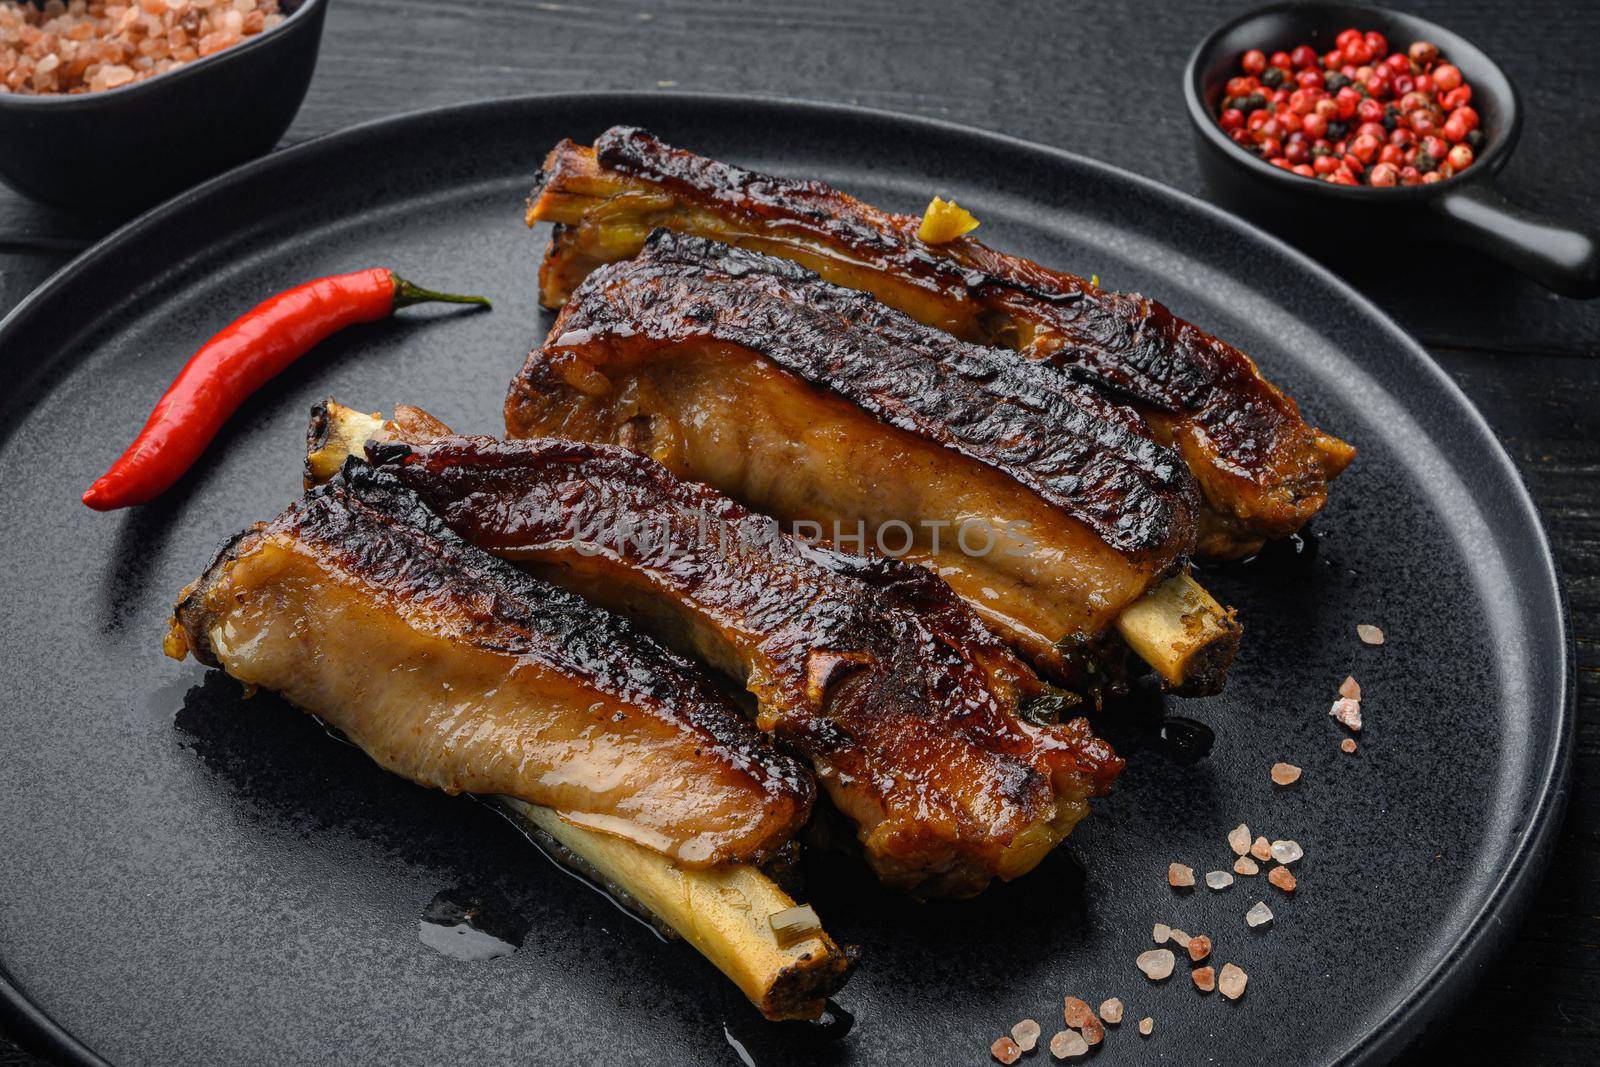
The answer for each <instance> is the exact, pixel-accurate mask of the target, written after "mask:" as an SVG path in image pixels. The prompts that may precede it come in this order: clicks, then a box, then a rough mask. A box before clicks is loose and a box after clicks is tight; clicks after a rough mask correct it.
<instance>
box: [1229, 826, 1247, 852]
mask: <svg viewBox="0 0 1600 1067" xmlns="http://www.w3.org/2000/svg"><path fill="white" fill-rule="evenodd" d="M1228 847H1229V848H1231V849H1233V854H1234V855H1235V856H1243V855H1244V854H1245V853H1246V852H1249V851H1250V827H1248V826H1246V825H1245V824H1244V823H1240V824H1239V825H1238V826H1235V827H1234V828H1233V829H1232V830H1230V831H1228Z"/></svg>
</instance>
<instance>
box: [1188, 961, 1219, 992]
mask: <svg viewBox="0 0 1600 1067" xmlns="http://www.w3.org/2000/svg"><path fill="white" fill-rule="evenodd" d="M1189 977H1190V978H1193V979H1194V987H1195V988H1196V989H1198V990H1200V992H1202V993H1209V992H1211V991H1212V990H1213V989H1215V988H1217V972H1216V971H1215V970H1213V969H1212V968H1210V967H1196V968H1195V969H1194V970H1192V971H1190V972H1189Z"/></svg>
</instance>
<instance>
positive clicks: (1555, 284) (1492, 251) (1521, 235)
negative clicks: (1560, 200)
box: [1433, 181, 1600, 298]
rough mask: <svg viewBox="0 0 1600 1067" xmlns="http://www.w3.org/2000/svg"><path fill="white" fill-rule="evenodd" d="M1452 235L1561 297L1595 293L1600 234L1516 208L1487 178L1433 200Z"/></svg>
mask: <svg viewBox="0 0 1600 1067" xmlns="http://www.w3.org/2000/svg"><path fill="white" fill-rule="evenodd" d="M1433 206H1434V209H1435V210H1436V211H1438V212H1439V213H1441V214H1442V215H1444V217H1445V218H1446V219H1448V220H1449V222H1450V224H1451V230H1452V233H1451V236H1452V237H1455V238H1459V239H1460V240H1461V241H1462V243H1464V244H1467V245H1470V246H1472V247H1474V248H1478V249H1481V250H1482V251H1484V252H1487V253H1488V254H1489V255H1491V256H1494V257H1495V258H1496V259H1498V260H1500V261H1501V262H1502V263H1504V264H1506V265H1507V266H1510V267H1513V268H1515V269H1516V270H1519V271H1521V272H1522V273H1523V274H1526V275H1527V276H1528V277H1530V278H1532V279H1533V280H1534V281H1536V282H1538V283H1539V284H1540V285H1543V286H1544V287H1545V288H1547V289H1550V290H1553V291H1555V292H1557V293H1561V294H1562V295H1563V296H1575V297H1585V298H1587V297H1595V296H1600V234H1596V233H1595V232H1594V231H1592V230H1587V229H1578V228H1575V227H1571V226H1564V225H1562V224H1561V223H1559V222H1557V221H1555V220H1554V219H1551V218H1548V217H1546V216H1543V215H1539V214H1537V213H1535V212H1532V211H1529V210H1527V209H1526V208H1523V207H1519V206H1517V205H1516V204H1513V203H1512V202H1511V201H1509V200H1507V199H1506V198H1505V197H1504V196H1502V195H1500V190H1498V189H1496V188H1495V187H1494V185H1493V183H1491V182H1486V181H1483V182H1473V183H1471V184H1470V185H1464V186H1462V187H1461V188H1460V189H1452V190H1450V191H1448V192H1446V193H1444V194H1443V195H1442V196H1440V197H1438V198H1437V199H1435V200H1434V202H1433Z"/></svg>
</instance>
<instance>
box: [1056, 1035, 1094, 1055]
mask: <svg viewBox="0 0 1600 1067" xmlns="http://www.w3.org/2000/svg"><path fill="white" fill-rule="evenodd" d="M1088 1054H1089V1042H1087V1041H1085V1040H1084V1039H1083V1035H1082V1034H1080V1033H1078V1031H1076V1030H1063V1031H1061V1032H1060V1033H1059V1034H1057V1035H1056V1036H1055V1037H1052V1038H1051V1039H1050V1055H1052V1056H1054V1057H1055V1058H1056V1059H1058V1060H1069V1059H1074V1058H1076V1057H1078V1056H1087V1055H1088Z"/></svg>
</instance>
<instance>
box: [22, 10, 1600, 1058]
mask: <svg viewBox="0 0 1600 1067" xmlns="http://www.w3.org/2000/svg"><path fill="white" fill-rule="evenodd" d="M1245 6H1247V5H1244V4H1229V3H1222V2H1219V0H1183V2H1178V0H1169V2H1167V3H1164V4H1156V3H1148V2H1141V3H1117V2H1113V3H1099V4H1082V3H1044V2H1026V3H1023V2H1008V0H967V2H962V3H948V4H946V3H941V2H930V0H920V2H911V0H877V2H862V0H803V2H800V3H794V2H791V3H786V4H757V3H748V2H740V0H725V2H712V0H666V2H661V3H645V2H633V3H614V2H608V0H581V2H574V3H555V2H533V0H427V2H419V0H332V6H331V7H330V10H329V13H328V24H327V32H326V36H325V38H324V41H323V46H322V59H321V63H320V65H319V67H318V70H317V74H316V78H315V80H314V82H313V83H312V87H311V91H310V94H309V96H308V97H307V99H306V103H305V106H304V108H303V110H302V111H301V113H300V115H299V118H298V119H297V121H296V122H295V124H294V126H293V128H292V129H291V130H290V132H289V135H288V137H287V138H286V141H285V143H296V142H300V141H304V140H306V139H308V138H311V137H315V136H318V135H321V134H325V133H329V132H332V131H335V130H338V129H341V128H343V127H345V126H348V125H351V124H353V123H357V122H361V121H365V120H368V119H373V118H378V117H381V116H385V115H389V114H393V113H396V112H399V111H404V110H409V109H411V108H417V107H428V106H432V105H438V104H447V103H455V102H461V101H467V100H473V99H480V98H484V97H493V96H505V95H511V94H519V93H528V92H554V91H572V90H579V89H612V90H616V89H630V90H649V91H659V92H665V93H670V92H674V91H714V92H728V93H746V94H756V95H766V96H785V97H801V98H810V99H819V100H830V101H843V102H849V103H857V104H862V105H867V106H871V107H879V108H887V109H892V110H897V111H904V112H909V113H913V114H919V115H928V116H933V117H937V118H942V119H949V120H952V121H956V122H962V123H967V124H970V125H974V126H981V127H985V128H988V129H993V130H998V131H1001V132H1004V133H1008V134H1012V135H1015V136H1019V137H1024V138H1028V139H1030V140H1035V141H1040V142H1043V143H1046V144H1051V145H1057V146H1060V147H1063V148H1068V149H1071V150H1073V151H1076V152H1080V153H1083V154H1085V155H1089V156H1093V157H1096V158H1099V159H1103V160H1106V161H1108V162H1110V163H1113V164H1116V165H1118V166H1122V167H1125V168H1127V169H1129V170H1132V171H1135V172H1137V173H1140V174H1145V175H1148V176H1150V177H1152V178H1155V179H1157V180H1159V181H1162V182H1166V183H1168V184H1170V185H1173V186H1175V187H1177V188H1179V189H1183V190H1186V191H1189V192H1193V193H1199V194H1202V195H1203V193H1204V190H1203V187H1202V186H1201V183H1200V179H1199V174H1198V172H1197V169H1196V165H1195V160H1194V156H1193V153H1192V151H1191V149H1190V142H1189V137H1190V135H1189V129H1188V126H1187V119H1186V118H1185V116H1184V112H1183V104H1182V97H1181V93H1180V88H1179V74H1180V72H1181V70H1182V67H1183V63H1184V61H1185V59H1186V58H1187V55H1188V52H1189V50H1190V49H1191V48H1192V47H1193V46H1194V44H1195V43H1196V42H1197V41H1198V40H1199V39H1200V38H1201V37H1202V36H1204V34H1205V33H1206V32H1208V31H1209V30H1210V29H1211V28H1212V27H1213V26H1215V25H1216V24H1217V23H1219V22H1221V21H1222V20H1223V19H1225V18H1226V17H1228V16H1230V15H1231V14H1234V13H1236V12H1237V11H1240V10H1242V9H1243V8H1244V7H1245ZM1395 6H1399V7H1404V8H1405V9H1407V10H1412V11H1415V12H1416V13H1418V14H1421V15H1424V16H1426V17H1429V18H1432V19H1435V20H1437V21H1440V22H1443V23H1446V24H1448V25H1449V26H1451V27H1452V28H1454V29H1456V30H1457V31H1458V32H1460V33H1462V34H1464V35H1465V36H1467V37H1468V38H1471V39H1472V40H1474V41H1476V42H1477V43H1478V44H1480V45H1481V46H1483V47H1484V48H1485V50H1486V51H1488V52H1489V53H1490V54H1491V55H1493V56H1494V57H1495V58H1496V59H1497V60H1498V61H1499V62H1500V63H1501V64H1502V65H1503V66H1504V67H1505V69H1506V70H1507V72H1508V73H1509V74H1510V75H1511V77H1512V78H1513V79H1514V80H1515V81H1516V82H1517V83H1518V86H1519V88H1520V90H1521V92H1522V95H1523V101H1524V106H1525V108H1526V111H1527V117H1526V124H1525V129H1524V133H1523V138H1522V142H1521V146H1520V147H1519V148H1518V150H1517V153H1516V155H1515V157H1514V158H1513V159H1512V160H1511V162H1510V164H1509V165H1508V167H1507V168H1506V171H1505V173H1504V175H1503V177H1502V179H1501V181H1502V187H1503V188H1504V190H1505V191H1506V192H1507V194H1508V195H1509V196H1510V197H1511V198H1512V199H1514V200H1517V201H1519V202H1521V203H1523V204H1525V205H1527V206H1530V207H1537V208H1540V209H1542V210H1545V211H1548V212H1550V213H1551V214H1554V215H1557V216H1561V217H1565V218H1568V219H1574V220H1583V221H1585V222H1586V223H1587V224H1588V225H1589V226H1591V227H1597V226H1600V203H1597V201H1596V199H1595V196H1594V192H1593V190H1594V181H1595V178H1594V172H1595V166H1596V163H1597V162H1600V153H1597V150H1596V148H1597V146H1600V64H1597V62H1596V59H1595V56H1596V51H1595V49H1596V46H1597V45H1600V4H1594V3H1577V2H1572V0H1568V2H1556V0H1525V2H1522V3H1518V4H1516V5H1506V4H1503V3H1498V2H1493V0H1429V2H1422V3H1400V4H1396V5H1395ZM263 91H271V90H270V87H263ZM114 164H115V161H108V165H114ZM109 229H110V224H108V223H107V222H105V221H103V220H94V219H89V218H80V217H74V216H71V215H68V214H65V213H62V212H59V211H54V210H51V209H48V208H43V207H40V206H38V205H35V204H32V203H30V202H28V201H26V200H24V199H23V198H22V197H20V196H18V195H16V194H14V193H11V192H9V191H8V190H5V189H3V188H0V313H3V312H4V311H6V310H9V309H10V308H11V307H12V306H13V305H15V303H16V302H17V301H19V300H21V299H22V298H23V297H25V296H26V295H27V293H28V292H29V291H30V290H31V289H33V288H34V287H35V286H36V285H38V284H39V283H40V282H41V281H43V280H44V279H45V278H46V277H48V276H49V275H50V273H51V272H53V271H54V270H56V269H57V268H58V267H60V266H61V265H62V264H64V263H66V262H67V261H68V260H69V259H70V258H71V256H72V254H73V253H74V252H76V251H77V250H79V249H81V248H84V247H86V246H87V245H88V244H89V243H90V242H92V241H93V240H95V239H96V238H98V237H100V236H102V235H103V234H104V233H106V232H108V230H109ZM1336 266H1337V269H1338V270H1340V272H1341V273H1343V274H1344V275H1345V276H1346V277H1347V278H1349V279H1350V280H1351V281H1352V282H1353V283H1355V284H1356V285H1357V286H1358V287H1359V288H1360V289H1362V290H1363V291H1364V292H1365V293H1367V294H1368V295H1369V296H1370V297H1372V298H1373V299H1375V300H1376V301H1377V302H1378V303H1379V304H1380V305H1381V306H1382V307H1384V308H1385V309H1386V310H1387V311H1388V312H1389V313H1390V314H1392V315H1393V316H1394V317H1395V318H1396V319H1397V320H1398V321H1399V322H1400V323H1401V324H1402V325H1403V326H1405V327H1406V328H1407V329H1408V330H1410V331H1411V332H1412V333H1413V334H1414V335H1415V336H1416V337H1417V338H1418V339H1419V340H1421V341H1422V342H1423V344H1424V345H1426V346H1427V347H1428V348H1429V349H1430V350H1431V351H1432V352H1433V354H1434V355H1435V357H1436V358H1437V359H1438V360H1439V362H1440V364H1441V365H1442V366H1444V368H1445V369H1446V370H1447V371H1448V372H1449V373H1450V374H1451V375H1452V376H1453V377H1454V378H1455V380H1456V381H1457V382H1458V383H1459V384H1460V385H1461V387H1462V388H1463V389H1464V390H1465V391H1466V392H1467V394H1468V395H1469V396H1470V397H1471V398H1472V399H1473V401H1474V402H1475V403H1477V405H1478V406H1479V408H1480V409H1481V410H1482V411H1483V413H1484V414H1485V415H1486V416H1487V418H1488V420H1489V422H1490V423H1491V425H1492V426H1493V427H1494V429H1495V431H1496V432H1497V433H1498V434H1499V435H1500V438H1501V440H1502V441H1503V442H1504V443H1505V445H1506V447H1507V449H1508V450H1509V451H1510V453H1511V455H1512V457H1513V459H1515V460H1516V462H1517V464H1518V466H1519V467H1520V469H1521V471H1522V474H1523V477H1524V478H1525V479H1526V480H1527V483H1528V485H1529V488H1530V489H1531V490H1532V492H1533V495H1534V498H1535V499H1536V500H1537V501H1538V503H1539V505H1540V507H1541V508H1542V509H1543V512H1544V516H1545V520H1546V522H1547V523H1548V525H1549V529H1550V533H1551V536H1552V538H1553V540H1554V542H1555V546H1556V552H1557V556H1558V559H1559V563H1560V566H1561V568H1562V570H1563V572H1564V577H1565V581H1566V589H1567V596H1568V599H1569V604H1570V610H1571V618H1572V628H1573V632H1574V634H1575V638H1576V646H1577V660H1578V714H1579V719H1580V723H1579V733H1578V746H1577V753H1576V765H1575V774H1574V786H1573V792H1572V798H1571V802H1570V806H1569V810H1568V813H1567V817H1566V822H1565V826H1564V828H1563V830H1562V832H1561V835H1560V839H1559V843H1558V846H1557V852H1556V856H1555V860H1554V863H1553V864H1552V867H1551V870H1550V874H1549V877H1548V879H1547V881H1546V883H1545V885H1544V887H1543V889H1542V890H1541V891H1540V893H1539V894H1538V896H1537V897H1536V899H1535V902H1534V904H1533V907H1532V909H1531V911H1530V912H1529V914H1528V916H1527V918H1526V919H1525V921H1524V922H1523V923H1522V925H1521V927H1520V929H1519V930H1518V931H1517V932H1516V934H1515V940H1514V943H1513V945H1512V947H1511V949H1510V950H1509V951H1508V952H1507V953H1506V954H1505V956H1504V957H1503V958H1502V959H1500V960H1499V961H1498V962H1497V963H1496V964H1495V965H1493V966H1492V967H1490V968H1489V969H1488V970H1487V972H1486V973H1485V974H1483V975H1482V978H1481V984H1480V986H1479V991H1478V992H1477V993H1476V994H1475V995H1474V996H1473V997H1472V998H1471V999H1470V1000H1469V1001H1468V1002H1467V1003H1466V1004H1464V1005H1463V1006H1462V1007H1461V1008H1460V1009H1459V1010H1458V1011H1456V1012H1454V1013H1453V1014H1452V1015H1451V1016H1449V1017H1447V1018H1445V1019H1444V1020H1442V1021H1441V1023H1440V1025H1439V1027H1438V1034H1437V1040H1436V1042H1435V1048H1436V1050H1437V1053H1438V1056H1439V1059H1440V1061H1441V1062H1443V1061H1445V1060H1448V1061H1450V1062H1464V1063H1555V1064H1568V1063H1570V1064H1591V1063H1595V1062H1597V1061H1600V848H1597V844H1600V841H1597V839H1600V431H1597V429H1596V427H1597V423H1600V358H1597V357H1600V301H1591V302H1588V303H1579V302H1574V301H1570V300H1565V299H1562V298H1558V297H1555V296H1552V295H1550V294H1549V293H1547V292H1545V291H1544V290H1542V289H1540V288H1539V287H1538V286H1536V285H1534V284H1533V283H1531V282H1528V281H1525V280H1523V279H1521V278H1519V277H1517V276H1515V275H1513V274H1510V273H1509V272H1507V271H1505V270H1502V269H1501V268H1499V267H1497V266H1496V265H1494V264H1493V263H1491V262H1489V261H1487V260H1484V259H1481V258H1480V257H1477V256H1475V255H1473V254H1471V253H1467V252H1460V251H1455V250H1446V249H1442V248H1436V247H1429V246H1416V245H1411V244H1408V243H1405V242H1402V241H1399V240H1396V241H1394V242H1392V243H1390V244H1389V245H1387V246H1385V247H1379V248H1372V249H1369V250H1365V251H1364V252H1360V253H1359V254H1355V255H1350V256H1346V257H1344V258H1343V259H1342V260H1341V262H1340V263H1338V264H1337V265H1336ZM1158 295H1159V294H1158ZM1447 669H1448V667H1447V665H1441V670H1447ZM1466 774H1467V772H1466V770H1465V769H1464V770H1463V779H1462V780H1461V781H1459V782H1450V783H1435V786H1436V787H1438V788H1460V789H1476V788H1481V787H1482V785H1481V783H1479V782H1476V781H1473V780H1471V779H1470V778H1469V777H1467V776H1466ZM0 862H3V861H0ZM1373 862H1374V863H1381V862H1383V860H1382V857H1381V856H1374V857H1373ZM977 1036H979V1035H975V1038H974V1040H975V1041H977ZM1262 1037H1263V1040H1270V1039H1271V1035H1262ZM981 1047H982V1046H981V1042H979V1043H977V1044H975V1048H978V1049H981ZM3 1048H4V1044H3V1042H0V1049H3ZM1204 1051H1205V1050H1195V1053H1196V1055H1195V1060H1196V1061H1199V1060H1202V1059H1204V1055H1203V1054H1204ZM1284 1054H1285V1062H1293V1059H1294V1058H1293V1044H1292V1039H1290V1040H1287V1043H1286V1044H1285V1046H1284ZM730 1055H731V1054H730ZM0 1058H3V1053H0Z"/></svg>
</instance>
